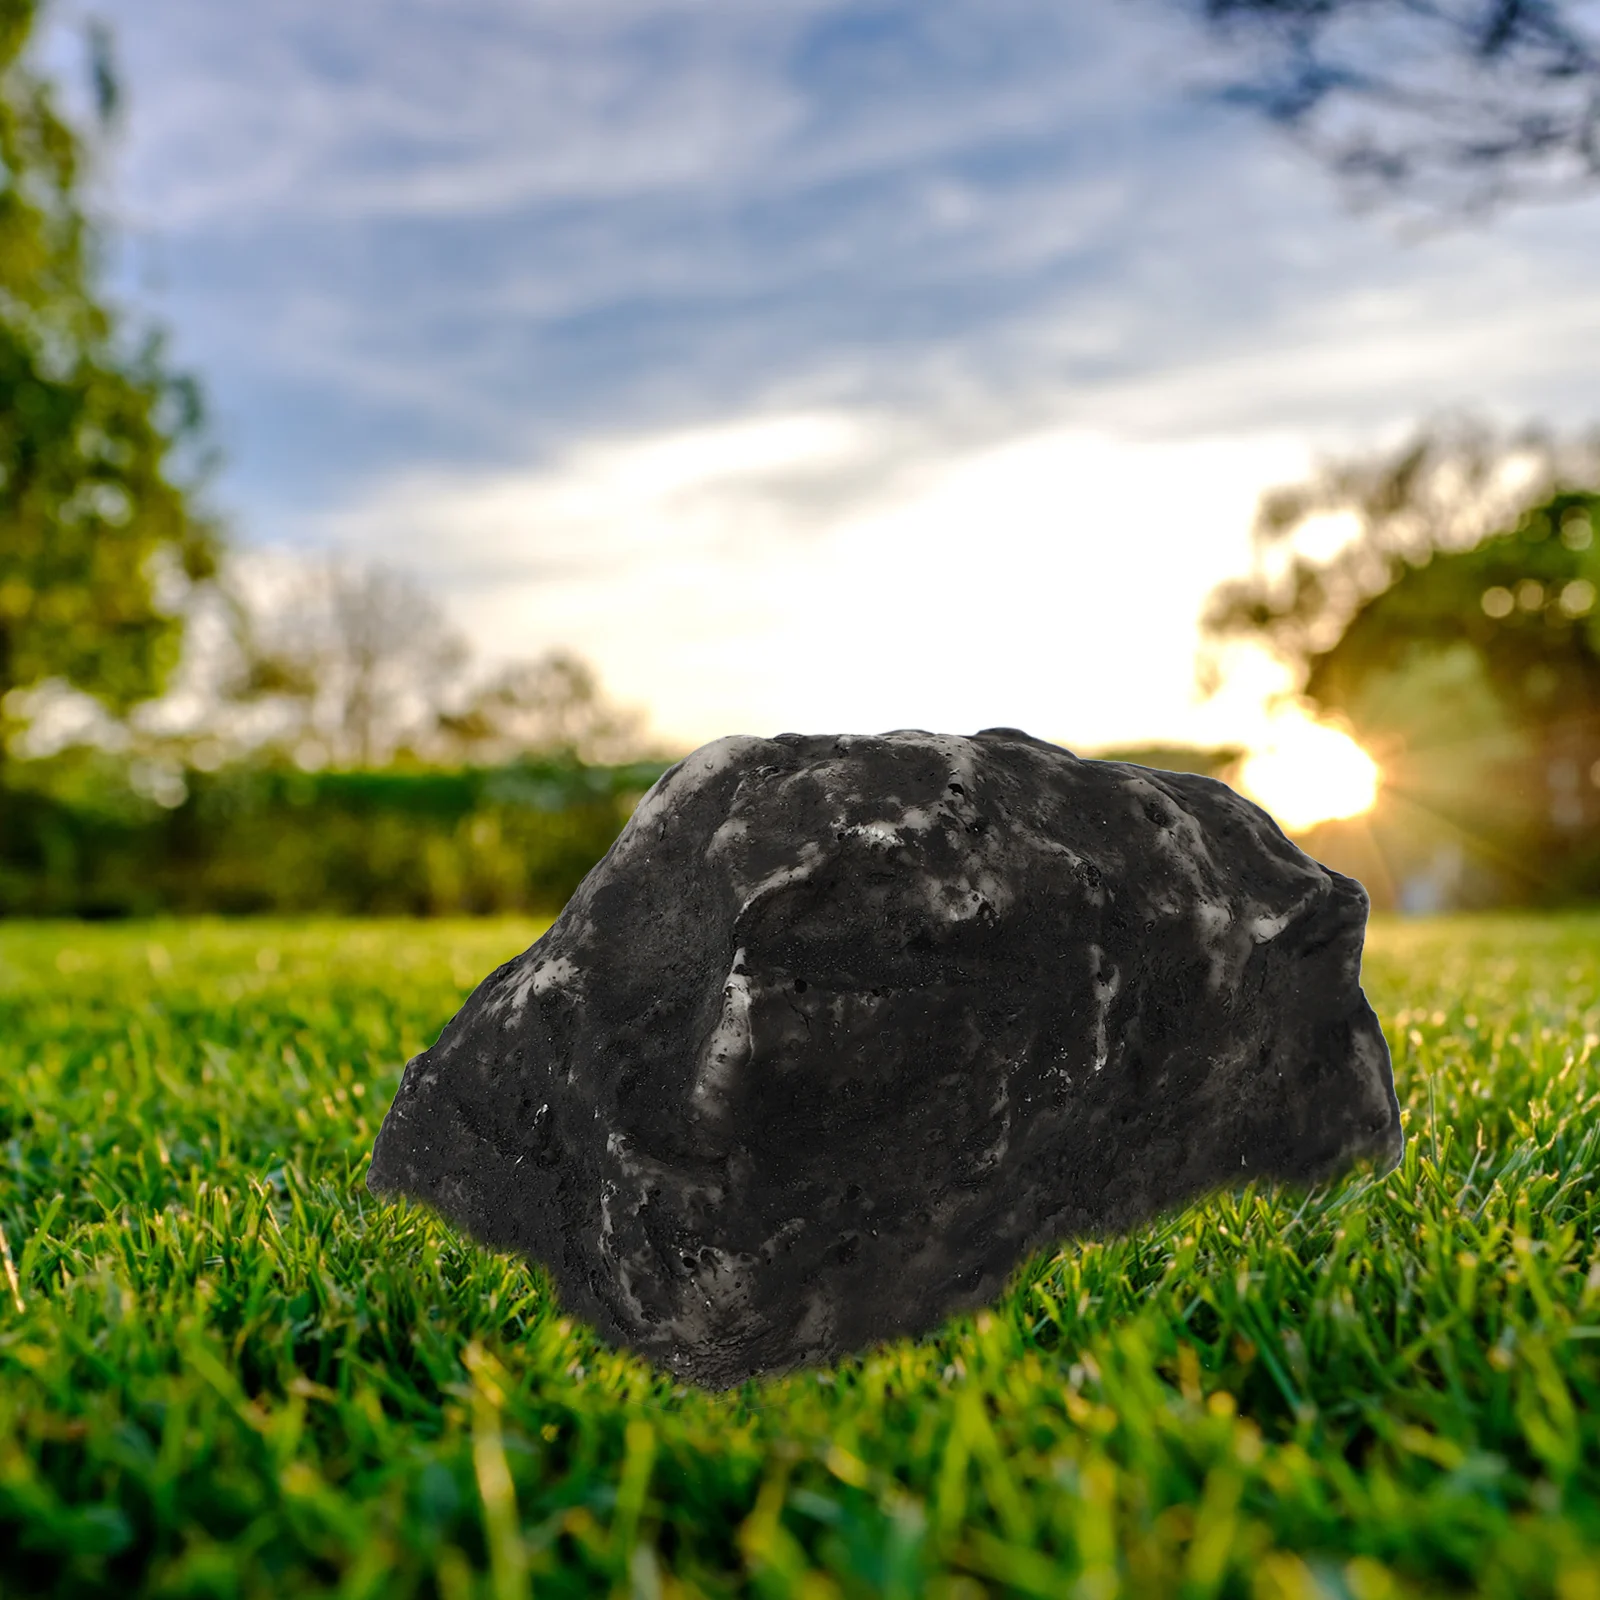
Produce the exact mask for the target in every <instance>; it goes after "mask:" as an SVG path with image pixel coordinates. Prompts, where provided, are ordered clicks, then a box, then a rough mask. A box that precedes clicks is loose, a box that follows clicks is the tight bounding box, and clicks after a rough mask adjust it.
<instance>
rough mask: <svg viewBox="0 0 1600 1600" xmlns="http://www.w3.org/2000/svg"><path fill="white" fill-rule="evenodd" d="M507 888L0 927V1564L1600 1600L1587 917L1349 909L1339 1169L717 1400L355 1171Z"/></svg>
mask: <svg viewBox="0 0 1600 1600" xmlns="http://www.w3.org/2000/svg"><path fill="white" fill-rule="evenodd" d="M537 931H538V930H537V926H536V925H533V924H528V923H514V922H475V923H463V922H437V923H387V924H375V923H343V924H341V923H333V922H307V923H276V922H275V923H264V922H263V923H201V922H196V923H177V922H173V923H162V924H154V923H150V924H142V925H137V926H126V925H124V926H120V927H105V926H97V927H89V926H78V925H65V924H49V925H41V924H33V925H27V924H11V925H7V926H3V927H0V1226H3V1229H4V1232H5V1236H6V1238H7V1240H8V1241H9V1245H10V1255H11V1258H12V1262H13V1263H14V1277H13V1278H12V1279H11V1281H9V1282H8V1281H7V1278H8V1274H7V1273H6V1272H5V1270H4V1263H0V1594H3V1595H4V1596H7V1597H10V1596H17V1595H27V1594H34V1593H52V1594H63V1595H72V1594H100V1593H115V1594H118V1595H145V1594H148V1595H158V1594H159V1595H195V1596H199V1595H216V1596H226V1595H241V1596H250V1595H269V1594H270V1595H279V1594H282V1595H291V1596H311V1595H324V1594H326V1595H335V1594H337V1595H348V1596H358V1595H383V1596H388V1595H412V1594H417V1595H427V1596H433V1595H438V1596H440V1597H442V1600H458V1597H459V1600H465V1597H467V1596H473V1595H482V1596H486V1597H491V1600H511V1597H512V1596H519V1595H524V1594H528V1593H530V1592H531V1593H532V1594H534V1595H537V1596H541V1597H543V1596H565V1595H584V1596H589V1595H596V1596H607V1595H627V1596H652V1597H653V1596H660V1597H662V1600H683V1597H688V1596H696V1595H707V1596H717V1595H731V1594H751V1595H757V1596H763V1597H765V1596H774V1597H775V1596H787V1595H794V1596H801V1597H805V1600H823V1597H828V1596H835V1595H842V1596H856V1595H887V1596H901V1597H904V1600H911V1597H920V1596H924V1595H927V1596H935V1597H938V1596H947V1597H949V1600H956V1597H964V1600H976V1597H978V1596H981V1595H985V1594H989V1595H1001V1594H1006V1595H1010V1594H1016V1595H1030V1596H1040V1597H1046V1600H1056V1597H1060V1596H1082V1597H1093V1600H1110V1597H1111V1596H1114V1595H1122V1594H1126V1595H1162V1596H1166V1595H1172V1596H1182V1597H1186V1600H1188V1597H1193V1600H1199V1597H1203V1596H1248V1597H1252V1600H1278V1597H1285V1600H1287V1597H1297V1600H1298V1597H1312V1596H1330V1597H1332V1596H1340V1597H1351V1600H1382V1597H1388V1596H1409V1595H1435V1594H1465V1593H1483V1594H1489V1595H1500V1596H1507V1597H1512V1596H1515V1597H1518V1600H1536V1597H1539V1596H1544V1595H1550V1596H1555V1597H1558V1600H1600V1237H1597V1226H1600V1193H1597V1191H1600V917H1595V916H1590V917H1586V918H1580V917H1570V918H1562V919H1542V920H1541V919H1533V918H1522V919H1511V918H1503V919H1483V920H1454V921H1439V922H1430V923H1425V924H1418V923H1411V924H1403V923H1392V924H1388V925H1384V926H1380V927H1378V928H1376V929H1375V931H1374V933H1373V936H1372V939H1371V943H1370V948H1369V952H1368V960H1367V972H1366V984H1367V989H1368V993H1369V994H1370V995H1371V997H1372V999H1373V1003H1374V1004H1375V1006H1376V1007H1377V1009H1378V1012H1379V1015H1380V1016H1381V1017H1382V1018H1383V1021H1384V1025H1385V1028H1386V1030H1387V1032H1388V1035H1389V1039H1390V1043H1391V1045H1392V1047H1393V1049H1394V1054H1395V1074H1396V1079H1397V1083H1398V1086H1399V1091H1400V1098H1401V1102H1402V1104H1403V1105H1404V1106H1405V1107H1406V1115H1407V1124H1408V1130H1409V1142H1408V1146H1407V1154H1406V1158H1405V1162H1404V1165H1403V1166H1402V1167H1401V1168H1400V1170H1398V1171H1396V1172H1395V1173H1393V1174H1391V1175H1390V1176H1389V1177H1388V1178H1386V1179H1383V1180H1381V1181H1379V1182H1376V1183H1374V1181H1373V1180H1372V1179H1371V1177H1370V1176H1369V1175H1358V1176H1356V1177H1354V1178H1352V1179H1349V1180H1347V1181H1345V1182H1343V1183H1340V1184H1338V1185H1335V1186H1332V1187H1330V1188H1326V1189H1323V1190H1320V1191H1318V1192H1315V1193H1313V1194H1311V1195H1302V1194H1294V1193H1271V1192H1267V1191H1265V1190H1262V1189H1250V1190H1245V1191H1243V1192H1241V1193H1239V1194H1235V1195H1228V1196H1222V1197H1220V1198H1217V1199H1214V1200H1212V1201H1210V1202H1208V1203H1206V1204H1204V1205H1200V1206H1197V1207H1195V1208H1193V1209H1191V1210H1189V1211H1186V1212H1184V1213H1182V1214H1181V1215H1177V1216H1173V1217H1171V1218H1169V1219H1167V1220H1166V1221H1164V1222H1162V1223H1160V1224H1159V1225H1156V1226H1154V1227H1151V1228H1149V1229H1147V1230H1145V1231H1144V1232H1142V1233H1141V1234H1139V1235H1138V1236H1137V1237H1134V1238H1130V1239H1125V1240H1119V1241H1113V1242H1109V1243H1101V1244H1093V1245H1087V1246H1070V1247H1068V1248H1066V1249H1064V1250H1063V1251H1062V1252H1061V1253H1060V1254H1058V1255H1049V1254H1046V1255H1042V1256H1040V1257H1038V1258H1037V1259H1035V1260H1034V1261H1032V1262H1030V1263H1029V1264H1028V1265H1027V1266H1026V1267H1025V1268H1024V1269H1022V1270H1021V1271H1020V1272H1019V1273H1018V1275H1017V1277H1016V1278H1015V1280H1014V1281H1013V1284H1012V1287H1011V1290H1010V1292H1009V1293H1008V1294H1007V1296H1006V1297H1005V1299H1004V1300H1003V1301H1002V1302H1001V1303H999V1304H997V1305H996V1306H994V1308H993V1309H992V1311H988V1312H984V1313H981V1314H979V1315H977V1316H975V1317H971V1316H969V1317H963V1318H960V1319H958V1320H956V1321H953V1322H952V1323H950V1324H949V1325H948V1326H947V1327H946V1328H945V1329H943V1330H942V1331H941V1332H940V1333H939V1334H938V1335H937V1336H935V1337H931V1338H928V1339H926V1340H923V1341H921V1342H919V1343H910V1342H902V1343H899V1344H894V1345H890V1346H884V1347H881V1348H879V1349H876V1350H874V1351H871V1352H869V1353H868V1354H866V1355H865V1356H864V1357H862V1358H860V1359H857V1360H852V1361H849V1362H846V1363H844V1364H843V1365H841V1366H839V1367H837V1368H835V1369H833V1370H831V1371H823V1372H806V1373H802V1374H797V1375H793V1376H790V1377H787V1378H782V1379H777V1380H773V1381H769V1382H766V1383H761V1384H750V1385H747V1386H746V1387H745V1388H743V1389H740V1390H735V1391H732V1392H730V1393H728V1394H726V1395H721V1396H714V1395H708V1394H705V1393H702V1392H700V1391H698V1390H692V1389H686V1388H684V1387H681V1386H675V1385H674V1384H673V1383H672V1382H670V1381H668V1380H666V1379H664V1378H662V1377H660V1376H658V1375H657V1374H656V1373H654V1372H653V1371H652V1370H651V1369H649V1368H648V1367H646V1366H645V1365H644V1364H642V1363H641V1362H639V1361H636V1360H634V1359H631V1358H629V1357H627V1356H622V1355H617V1354H614V1353H611V1352H608V1351H606V1350H604V1349H602V1348H600V1347H599V1346H597V1345H596V1344H595V1343H594V1341H593V1340H592V1339H591V1338H590V1337H589V1336H588V1334H587V1332H586V1330H585V1329H584V1328H583V1327H582V1326H581V1325H580V1324H576V1323H574V1322H572V1321H569V1320H568V1319H567V1318H566V1317H565V1316H564V1315H563V1313H562V1311H561V1308H560V1307H559V1306H558V1305H556V1304H554V1303H553V1302H552V1300H551V1298H550V1294H549V1291H548V1287H547V1285H546V1283H545V1281H544V1279H543V1277H542V1276H541V1275H540V1274H539V1273H538V1272H536V1271H533V1270H530V1269H529V1268H527V1267H526V1266H524V1265H523V1264H521V1263H520V1262H518V1261H515V1260H513V1259H510V1258H507V1257H502V1256H495V1255H490V1254H487V1253H485V1252H483V1251H480V1250H478V1249H477V1248H475V1247H474V1246H472V1245H471V1244H469V1243H466V1242H464V1241H463V1240H462V1239H460V1238H458V1237H457V1236H455V1235H454V1234H453V1233H452V1232H451V1231H450V1230H449V1229H448V1228H447V1227H445V1226H444V1225H443V1224H441V1223H439V1222H438V1221H436V1220H435V1219H434V1218H432V1217H431V1216H430V1215H429V1214H428V1213H426V1212H425V1211H423V1210H421V1209H419V1208H416V1207H411V1206H390V1205H383V1204H378V1203H375V1202H374V1201H373V1200H372V1199H371V1198H370V1197H369V1196H368V1194H367V1192H366V1190H365V1188H364V1186H363V1182H362V1180H363V1177H364V1174H365V1170H366V1157H367V1152H368V1150H369V1149H370V1147H371V1142H372V1137H373V1134H374V1132H375V1130H376V1128H377V1125H378V1123H379V1121H380V1119H381V1117H382V1115H383V1112H384V1110H385V1109H386V1107H387V1105H388V1103H389V1097H390V1095H391V1094H392V1092H393V1090H394V1088H395V1085H396V1083H397V1081H398V1077H399V1072H400V1067H401V1065H402V1063H403V1061H404V1060H405V1058H406V1057H407V1056H409V1055H411V1054H412V1053H414V1052H415V1051H417V1050H419V1049H420V1048H422V1047H423V1046H424V1045H426V1044H427V1043H429V1042H430V1041H431V1040H432V1038H433V1037H434V1035H435V1033H436V1032H437V1031H438V1029H439V1027H440V1025H441V1024H442V1023H443V1022H444V1021H445V1019H446V1018H447V1017H448V1016H449V1015H450V1014H451V1012H452V1011H453V1010H454V1008H455V1007H456V1005H457V1004H458V1003H459V1001H460V999H461V997H462V996H463V995H464V994H465V993H466V991H467V990H468V989H469V988H470V987H471V986H472V985H473V984H474V983H475V982H476V981H477V980H478V979H479V978H480V977H481V976H483V975H484V974H485V973H486V972H487V971H488V970H489V969H490V968H491V967H492V966H494V965H495V964H497V963H498V962H499V961H501V960H503V959H505V958H506V957H507V956H509V955H511V954H513V953H514V952H516V951H517V950H519V949H521V948H522V947H523V946H525V945H526V944H527V943H528V942H529V941H530V940H531V938H532V936H533V935H534V933H536V932H537Z"/></svg>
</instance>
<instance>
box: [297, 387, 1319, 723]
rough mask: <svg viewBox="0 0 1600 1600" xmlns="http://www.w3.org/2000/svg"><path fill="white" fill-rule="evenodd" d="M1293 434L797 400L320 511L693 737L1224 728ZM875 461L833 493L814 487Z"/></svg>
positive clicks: (516, 648)
mask: <svg viewBox="0 0 1600 1600" xmlns="http://www.w3.org/2000/svg"><path fill="white" fill-rule="evenodd" d="M1304 464H1305V462H1304V453H1303V450H1302V449H1301V448H1300V447H1299V446H1298V445H1297V444H1296V443H1295V442H1294V441H1293V440H1292V439H1289V438H1286V437H1284V436H1281V435H1278V436H1274V435H1270V434H1258V435H1255V436H1246V437H1232V438H1227V439H1220V438H1198V439H1193V440H1189V441H1185V442H1177V443H1165V444H1137V443H1128V442H1124V441H1119V440H1117V439H1115V438H1112V437H1110V436H1107V435H1104V434H1100V433H1095V432H1092V431H1089V430H1085V429H1081V428H1072V427H1054V428H1045V429H1041V430H1040V431H1038V432H1035V433H1033V434H1031V435H1029V436H1026V437H1022V438H1018V439H1014V440H1011V441H1009V442H1007V443H1003V444H998V445H995V444H987V445H986V444H978V445H968V446H965V447H962V446H960V445H957V446H955V447H954V448H952V449H950V450H949V451H948V453H945V454H942V455H940V454H934V453H932V452H931V451H930V450H929V449H928V441H926V440H922V441H915V440H913V439H912V438H911V437H910V436H909V435H908V434H907V433H906V432H905V431H904V430H902V429H897V428H895V427H894V426H892V425H890V424H887V423H885V422H884V421H883V420H881V419H874V418H871V417H865V416H862V417H851V416H846V415H833V416H821V415H798V416H778V417H768V418H764V419H760V420H755V421H749V420H746V421H738V422H733V423H730V424H727V425H725V426H723V427H720V428H713V427H708V428H703V429H699V430H694V431H691V432H685V433H678V434H673V435H668V436H664V437H655V438H643V439H638V440H633V441H621V442H614V443H607V444H604V445H593V446H589V447H586V448H584V449H582V450H579V451H575V452H573V453H572V454H571V455H570V456H569V457H567V458H566V459H564V460H562V461H559V462H557V463H555V464H553V465H552V466H551V467H550V468H548V469H546V470H544V471H535V472H528V473H518V474H505V475H501V476H499V477H497V478H494V479H492V480H489V481H483V480H480V479H478V478H476V477H474V476H466V477H463V478H462V479H460V480H459V481H457V482H455V483H451V482H449V481H448V480H445V479H442V478H438V477H435V478H433V479H432V480H431V481H428V482H421V481H413V482H412V483H410V484H408V485H406V486H404V487H401V488H397V489H395V490H393V491H391V492H388V493H386V494H384V495H382V496H380V497H378V498H377V499H376V500H375V501H374V502H372V503H370V504H367V505H364V506H360V507H357V508H352V509H350V510H348V511H346V512H345V513H343V514H341V515H340V516H339V517H338V518H337V519H334V520H332V521H331V522H330V523H329V525H328V528H327V532H328V534H329V536H330V537H331V538H333V539H334V540H336V541H337V542H338V543H339V544H340V545H341V546H342V547H343V548H345V549H347V550H353V551H358V552H361V553H362V554H366V555H382V556H387V557H390V558H395V557H399V558H401V559H404V560H407V561H409V562H412V563H415V564H420V565H424V566H426V567H427V568H429V569H430V574H431V576H432V578H433V580H434V581H435V582H436V583H437V584H438V585H439V586H440V587H441V588H442V589H443V590H444V591H445V592H450V591H452V590H453V591H454V598H455V601H456V604H457V608H458V612H459V613H460V614H461V615H467V614H469V613H470V616H471V618H472V623H473V633H474V636H475V638H476V639H477V641H478V643H479V645H480V647H481V648H484V649H486V650H488V651H490V652H493V653H499V654H505V655H514V654H532V653H535V652H536V651H538V650H541V649H543V648H546V647H548V646H550V645H554V644H564V645H570V646H575V647H577V648H579V649H581V650H582V651H584V653H586V654H587V655H589V656H590V657H591V658H592V659H593V660H594V661H595V662H596V664H597V665H598V666H599V668H600V670H601V672H602V675H603V677H604V679H605V681H606V682H607V684H608V685H609V686H610V688H611V689H612V691H613V692H614V693H616V694H617V695H618V696H619V697H621V698H622V699H625V700H628V701H632V702H641V703H646V704H648V705H650V706H651V707H652V708H653V711H654V715H655V722H656V726H657V728H658V730H659V731H660V732H661V733H662V734H663V735H665V736H667V737H669V738H671V739H674V740H676V741H678V742H681V743H685V744H693V743H698V742H700V741H702V740H705V739H709V738H713V737H716V736H718V735H719V734H722V733H726V732H730V731H754V732H777V731H781V730H782V729H783V728H785V727H794V728H799V729H813V730H821V729H830V728H837V729H848V730H857V731H860V730H872V729H877V728H886V727H896V726H908V725H923V726H929V727H935V728H944V729H947V730H954V731H961V730H963V729H965V730H967V731H971V730H973V729H976V728H978V727H981V726H991V725H997V724H1014V725H1018V726H1023V727H1028V728H1030V729H1032V730H1034V731H1036V732H1039V733H1040V734H1042V735H1045V736H1061V737H1066V738H1069V739H1073V740H1077V741H1080V742H1084V743H1089V744H1101V743H1105V742H1107V741H1110V740H1115V739H1118V738H1127V737H1131V736H1140V735H1145V736H1152V737H1154V736H1158V735H1168V736H1179V735H1184V736H1199V737H1206V736H1215V737H1222V736H1224V734H1225V733H1226V731H1227V730H1226V728H1222V727H1220V725H1218V724H1217V717H1216V715H1215V713H1214V712H1205V711H1202V710H1201V709H1199V708H1198V706H1197V704H1196V700H1195V695H1194V690H1193V656H1194V646H1195V642H1196V640H1195V631H1194V623H1195V617H1196V615H1197V612H1198V610H1199V606H1200V603H1201V601H1202V600H1203V599H1204V596H1205V594H1206V592H1207V591H1208V589H1209V588H1210V586H1211V584H1212V583H1214V582H1215V581H1216V579H1217V578H1218V577H1219V576H1222V575H1224V574H1225V573H1226V572H1227V571H1228V570H1229V569H1230V568H1234V567H1237V566H1238V565H1239V564H1240V563H1241V562H1242V561H1243V559H1244V557H1245V553H1246V547H1245V532H1246V530H1247V529H1248V526H1249V516H1250V511H1251V508H1252V506H1253V502H1254V496H1255V494H1256V492H1257V490H1258V489H1259V487H1260V485H1261V484H1262V483H1263V482H1264V481H1271V480H1273V479H1276V478H1279V477H1282V476H1284V475H1286V474H1293V473H1294V472H1296V471H1298V470H1301V469H1302V468H1303V467H1304ZM840 467H845V468H853V469H855V470H857V471H858V472H859V471H861V470H862V469H863V468H864V467H865V468H867V469H868V470H867V471H865V472H864V473H863V474H862V477H861V479H860V480H859V481H860V483H861V488H860V490H859V492H858V493H857V494H856V495H854V496H851V497H847V498H844V499H841V500H838V501H835V502H834V503H832V504H829V503H828V501H827V500H826V498H824V499H822V500H820V501H819V500H818V499H816V498H814V497H813V496H812V495H811V494H810V493H808V490H811V489H815V488H816V487H817V486H818V480H819V479H823V478H826V477H827V476H828V475H829V474H830V473H831V472H832V471H834V470H837V469H839V468H840Z"/></svg>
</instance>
